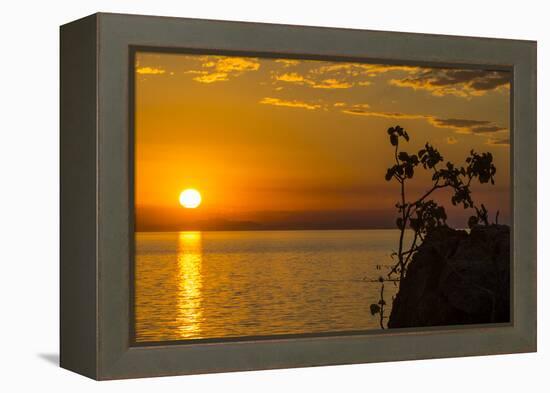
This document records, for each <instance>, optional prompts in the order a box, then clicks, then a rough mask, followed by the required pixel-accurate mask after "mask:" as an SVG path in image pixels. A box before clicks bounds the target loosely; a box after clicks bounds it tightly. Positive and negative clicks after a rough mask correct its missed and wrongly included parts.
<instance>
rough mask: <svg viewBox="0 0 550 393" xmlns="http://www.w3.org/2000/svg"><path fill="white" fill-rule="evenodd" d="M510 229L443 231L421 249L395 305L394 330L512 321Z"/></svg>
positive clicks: (492, 227) (391, 322)
mask: <svg viewBox="0 0 550 393" xmlns="http://www.w3.org/2000/svg"><path fill="white" fill-rule="evenodd" d="M509 320H510V228H509V227H508V226H505V225H490V226H478V227H474V228H473V229H472V230H471V232H470V233H468V232H466V231H461V230H454V229H451V228H438V229H437V230H435V231H433V232H432V233H431V234H430V235H429V236H428V237H427V238H426V240H425V241H424V243H423V244H422V245H421V246H420V248H419V250H418V252H417V253H416V254H415V255H414V256H413V259H412V261H411V262H410V264H409V267H408V270H407V274H406V276H405V278H404V279H403V281H402V282H401V285H400V289H399V292H398V294H397V295H396V298H395V300H394V302H393V307H392V311H391V314H390V318H389V321H388V327H389V328H404V327H425V326H442V325H461V324H473V323H495V322H508V321H509Z"/></svg>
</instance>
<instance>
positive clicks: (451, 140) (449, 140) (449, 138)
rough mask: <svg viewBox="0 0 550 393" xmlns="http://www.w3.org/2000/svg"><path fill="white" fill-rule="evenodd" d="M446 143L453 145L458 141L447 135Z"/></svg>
mask: <svg viewBox="0 0 550 393" xmlns="http://www.w3.org/2000/svg"><path fill="white" fill-rule="evenodd" d="M447 143H448V144H449V145H455V144H457V143H458V139H456V138H455V137H454V136H448V137H447Z"/></svg>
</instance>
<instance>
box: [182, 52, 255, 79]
mask: <svg viewBox="0 0 550 393" xmlns="http://www.w3.org/2000/svg"><path fill="white" fill-rule="evenodd" d="M201 60H202V61H203V63H202V68H203V69H202V70H188V71H186V73H188V74H198V75H199V76H196V77H195V78H193V80H194V81H197V82H201V83H214V82H222V81H227V80H229V79H230V78H232V77H237V76H240V75H242V74H244V73H246V72H250V71H257V70H258V69H259V68H260V62H259V61H258V59H256V58H248V57H228V56H203V57H202V58H201ZM205 68H206V70H205Z"/></svg>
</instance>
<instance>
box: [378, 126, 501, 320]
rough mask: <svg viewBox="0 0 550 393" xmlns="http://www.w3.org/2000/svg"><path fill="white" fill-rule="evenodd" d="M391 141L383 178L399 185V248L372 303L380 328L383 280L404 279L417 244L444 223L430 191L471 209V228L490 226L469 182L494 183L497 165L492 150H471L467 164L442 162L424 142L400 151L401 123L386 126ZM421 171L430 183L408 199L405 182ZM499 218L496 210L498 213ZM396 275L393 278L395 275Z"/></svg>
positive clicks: (442, 210)
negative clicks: (389, 162) (390, 159)
mask: <svg viewBox="0 0 550 393" xmlns="http://www.w3.org/2000/svg"><path fill="white" fill-rule="evenodd" d="M388 135H389V138H390V143H391V145H392V146H394V147H395V150H394V155H395V164H393V165H392V166H391V167H390V168H388V170H387V172H386V181H396V182H398V183H399V184H400V194H401V195H400V200H399V202H398V203H397V204H396V205H395V207H396V208H397V211H398V218H397V220H396V226H397V228H398V229H399V245H398V250H397V251H395V252H393V253H392V259H396V262H395V264H394V265H393V266H392V267H391V269H390V272H389V273H388V275H387V279H385V278H384V277H382V276H381V277H379V279H378V281H379V282H380V283H381V290H380V300H379V301H378V303H376V304H371V306H370V312H371V314H372V315H373V316H374V315H378V316H379V319H380V327H381V328H382V329H383V328H384V319H385V318H386V316H385V315H384V308H385V306H386V301H385V300H384V281H387V280H389V281H393V282H394V283H396V282H397V281H399V282H400V283H401V281H402V280H403V278H404V277H405V274H406V272H407V267H408V265H409V263H410V261H411V260H412V256H413V255H414V254H415V253H416V251H417V250H418V247H419V246H420V244H421V243H422V242H423V241H424V239H425V238H426V236H427V235H428V234H429V233H430V232H431V231H433V230H434V229H435V228H438V227H442V226H447V222H446V221H447V213H446V212H445V208H444V207H443V206H440V205H439V204H437V202H435V201H434V200H433V199H429V197H430V196H432V194H433V193H434V192H435V191H437V190H439V189H444V188H446V189H450V190H452V196H451V203H452V204H453V205H455V206H456V205H462V206H463V207H464V209H474V211H475V215H473V216H471V217H470V218H469V219H468V226H469V227H470V228H472V227H474V226H475V225H479V224H484V225H489V218H488V211H487V209H486V208H485V206H484V205H483V204H481V205H480V206H479V207H478V206H476V205H475V204H474V201H473V200H472V196H471V189H470V185H471V183H472V181H473V180H475V179H477V180H478V181H479V183H481V184H484V183H489V182H490V183H491V184H495V180H494V176H495V173H496V168H495V166H494V165H493V156H492V154H491V153H489V152H487V153H482V154H478V153H476V152H475V151H473V150H471V151H470V155H469V156H468V157H467V158H466V165H465V166H461V167H456V166H455V165H454V164H452V163H451V162H447V163H446V164H445V165H442V164H441V163H442V162H443V156H442V155H441V154H440V153H439V151H438V150H437V149H436V148H434V147H433V146H431V145H430V144H429V143H426V144H425V146H424V148H422V149H420V150H419V151H418V153H417V154H409V153H407V152H405V151H402V150H400V142H408V141H409V134H408V133H407V131H405V130H404V129H403V128H402V127H400V126H395V127H390V128H389V129H388ZM418 170H424V171H428V172H430V173H431V175H432V177H431V185H430V186H429V187H428V189H427V190H426V192H425V193H424V194H422V195H421V196H420V197H419V198H418V199H416V200H408V199H407V182H408V181H409V180H410V179H412V178H413V177H414V174H415V171H418ZM497 220H498V212H497ZM407 228H409V229H410V230H412V232H413V234H412V240H411V242H410V244H408V245H405V231H406V230H407ZM395 274H396V275H398V278H397V279H395V278H393V276H394V275H395Z"/></svg>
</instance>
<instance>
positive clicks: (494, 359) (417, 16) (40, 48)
mask: <svg viewBox="0 0 550 393" xmlns="http://www.w3.org/2000/svg"><path fill="white" fill-rule="evenodd" d="M545 3H546V2H545V1H530V0H523V1H514V2H508V3H507V2H506V1H505V0H501V1H481V0H477V1H469V0H454V1H447V2H445V1H441V0H439V1H420V0H419V1H411V0H403V1H401V0H392V1H372V2H371V1H368V0H361V1H346V0H333V1H325V2H323V1H321V0H317V1H299V0H289V1H286V0H276V1H274V0H265V1H262V0H256V1H249V2H246V1H235V0H233V1H229V0H226V1H223V0H220V1H209V0H200V1H189V2H185V1H175V0H172V1H165V0H148V1H142V0H134V1H128V0H110V1H105V0H95V1H91V0H87V1H78V0H73V1H71V2H69V1H67V2H61V1H53V0H52V1H34V2H32V1H23V0H20V1H5V2H3V3H2V6H1V8H0V29H1V34H0V39H1V42H2V46H1V47H0V59H1V60H0V97H1V102H0V239H1V240H0V251H1V253H0V263H1V270H0V390H1V391H4V392H11V391H24V390H28V391H35V390H47V391H49V390H52V391H77V390H78V391H81V392H87V391H120V390H121V389H131V390H132V391H142V390H143V391H151V390H153V389H154V390H156V391H157V392H161V391H176V390H177V391H186V392H189V393H195V392H208V391H233V390H235V391H239V392H248V391H250V392H253V391H254V392H255V391H266V392H270V391H273V392H281V391H288V392H293V391H305V392H309V391H313V392H315V391H327V392H328V391H346V392H347V391H376V392H392V391H402V390H406V391H413V392H415V391H421V392H441V391H444V392H446V393H448V392H462V393H463V392H464V391H465V389H474V390H473V391H480V392H483V391H497V392H517V391H523V390H530V391H543V390H544V391H548V387H549V386H550V376H549V372H548V370H549V365H550V359H549V358H550V356H549V352H550V349H549V344H548V335H547V334H546V332H547V330H548V318H547V315H548V314H544V313H543V307H544V305H546V304H547V300H548V299H547V297H548V291H545V290H544V287H543V285H542V284H543V282H546V283H547V282H548V269H545V268H544V267H545V266H544V262H545V259H546V258H547V257H548V254H549V247H548V234H549V233H550V231H549V230H548V229H547V226H548V225H550V217H549V214H550V213H549V209H548V208H546V206H545V204H544V202H545V201H547V200H548V198H549V197H550V193H549V191H550V189H549V185H548V180H549V175H548V170H549V169H550V161H545V160H544V158H545V156H546V155H547V153H546V154H545V150H546V149H550V144H549V139H548V136H547V135H546V133H545V131H546V130H545V123H546V122H545V118H544V117H545V113H544V109H545V108H547V104H548V98H549V94H550V89H549V86H548V81H549V72H550V67H549V66H548V64H546V62H547V61H548V59H550V53H549V52H550V35H549V28H548V25H549V24H550V21H549V15H550V12H548V10H545V9H544V8H545ZM97 11H104V12H123V13H139V14H152V15H169V16H182V17H183V16H185V17H195V18H209V19H226V20H243V21H255V22H274V23H287V24H300V25H317V26H334V27H350V28H360V29H376V30H390V31H407V32H422V33H441V34H454V35H470V36H487V37H500V38H520V39H530V40H537V41H538V45H539V46H538V50H539V52H538V53H539V57H538V64H539V67H538V68H539V73H538V80H539V83H538V86H539V98H538V108H539V112H538V113H539V119H538V146H539V160H538V162H539V166H538V173H539V188H538V192H539V195H538V198H539V199H538V200H539V215H538V217H539V225H538V244H539V257H538V263H539V280H538V282H539V286H538V288H539V291H538V294H539V313H538V315H539V352H538V353H537V354H525V355H505V356H490V357H474V358H460V359H446V360H429V361H414V362H395V363H384V364H368V365H354V366H337V367H317V368H304V369H291V370H277V371H260V372H246V373H229V374H217V375H202V376H191V377H164V378H152V379H142V380H129V381H113V382H101V383H97V382H93V381H91V380H89V379H86V378H84V377H81V376H78V375H76V374H73V373H70V372H68V371H65V370H62V369H60V368H58V367H57V366H56V365H54V363H55V362H57V359H58V345H59V339H58V327H59V326H58V316H59V307H58V287H59V279H58V273H59V270H58V263H59V262H58V260H59V223H58V222H59V207H58V204H59V178H58V177H59V158H58V156H59V131H58V124H59V120H58V113H59V107H58V98H59V88H58V86H59V78H58V75H59V69H58V67H59V60H58V58H59V45H58V26H59V25H61V24H64V23H67V22H69V21H71V20H74V19H78V18H80V17H83V16H85V15H88V14H91V13H94V12H97ZM542 65H545V67H543V66H542ZM545 241H546V244H544V243H545ZM545 362H546V366H545V365H544V363H545ZM466 391H469V390H466Z"/></svg>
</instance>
